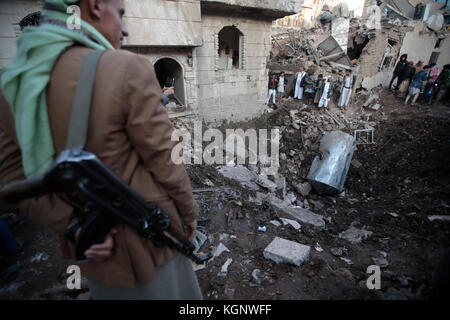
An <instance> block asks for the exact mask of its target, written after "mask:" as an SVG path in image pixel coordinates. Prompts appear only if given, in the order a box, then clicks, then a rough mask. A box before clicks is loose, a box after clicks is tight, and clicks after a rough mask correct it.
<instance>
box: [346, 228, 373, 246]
mask: <svg viewBox="0 0 450 320" xmlns="http://www.w3.org/2000/svg"><path fill="white" fill-rule="evenodd" d="M371 235H372V231H368V230H364V229H357V228H355V227H353V226H352V227H350V228H349V229H347V230H345V231H344V232H342V233H340V234H339V238H341V239H344V240H347V241H350V242H351V243H360V242H361V241H363V240H365V239H367V238H368V237H370V236H371Z"/></svg>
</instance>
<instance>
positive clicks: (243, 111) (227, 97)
mask: <svg viewBox="0 0 450 320" xmlns="http://www.w3.org/2000/svg"><path fill="white" fill-rule="evenodd" d="M202 19H203V46H202V47H199V48H197V49H196V54H197V64H198V96H199V104H198V112H199V116H200V117H201V118H202V119H203V120H205V121H207V122H216V121H221V120H225V119H226V120H228V121H240V120H245V119H250V118H252V117H255V116H256V115H258V114H260V113H262V112H263V111H264V109H265V107H264V103H265V99H266V97H267V91H268V89H267V83H268V71H267V69H266V65H267V57H268V56H269V52H270V49H271V37H270V34H271V22H263V21H255V20H247V19H244V18H234V17H228V18H227V17H218V16H206V15H204V16H203V17H202ZM226 26H235V27H236V28H237V29H238V30H239V31H240V32H241V33H242V34H243V38H242V43H241V46H242V48H241V52H242V54H243V56H241V59H242V63H241V68H240V69H232V70H220V69H219V68H218V59H219V55H218V46H219V39H218V34H219V32H220V31H221V30H222V28H224V27H226Z"/></svg>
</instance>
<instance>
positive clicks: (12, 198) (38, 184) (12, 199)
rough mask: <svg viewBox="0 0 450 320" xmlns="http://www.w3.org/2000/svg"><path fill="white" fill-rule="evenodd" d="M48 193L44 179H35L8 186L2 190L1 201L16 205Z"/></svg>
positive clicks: (0, 190)
mask: <svg viewBox="0 0 450 320" xmlns="http://www.w3.org/2000/svg"><path fill="white" fill-rule="evenodd" d="M46 193H48V190H47V187H46V183H45V179H44V177H43V176H42V177H35V178H30V179H25V180H18V181H13V182H10V183H8V184H6V185H5V186H3V187H2V188H1V189H0V200H2V201H5V202H7V203H11V204H14V203H17V202H20V201H22V200H25V199H29V198H34V197H38V196H42V195H44V194H46Z"/></svg>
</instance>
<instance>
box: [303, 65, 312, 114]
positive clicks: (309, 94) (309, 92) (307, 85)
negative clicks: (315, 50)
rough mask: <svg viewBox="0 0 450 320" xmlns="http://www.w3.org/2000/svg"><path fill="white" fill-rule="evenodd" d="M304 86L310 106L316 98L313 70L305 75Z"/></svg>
mask: <svg viewBox="0 0 450 320" xmlns="http://www.w3.org/2000/svg"><path fill="white" fill-rule="evenodd" d="M302 88H303V91H304V95H305V103H306V105H308V106H309V105H310V104H312V103H313V99H314V77H313V74H312V73H311V72H308V74H307V75H306V76H305V77H303V80H302Z"/></svg>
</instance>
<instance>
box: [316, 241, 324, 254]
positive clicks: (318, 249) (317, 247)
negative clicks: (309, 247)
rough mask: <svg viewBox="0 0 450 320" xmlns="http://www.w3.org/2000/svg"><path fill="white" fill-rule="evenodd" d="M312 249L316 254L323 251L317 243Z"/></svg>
mask: <svg viewBox="0 0 450 320" xmlns="http://www.w3.org/2000/svg"><path fill="white" fill-rule="evenodd" d="M314 249H315V250H316V251H317V252H322V251H323V249H322V247H321V246H320V244H319V243H318V242H317V243H316V245H315V246H314Z"/></svg>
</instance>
